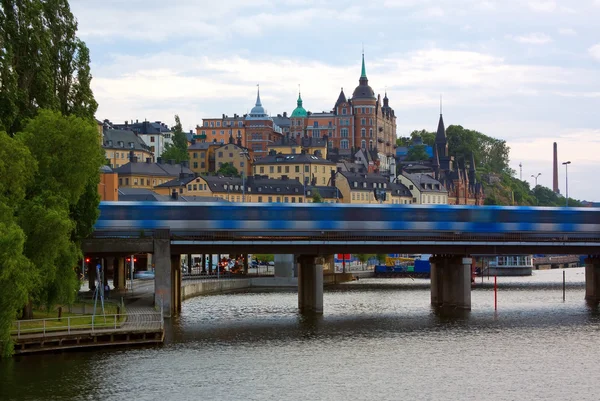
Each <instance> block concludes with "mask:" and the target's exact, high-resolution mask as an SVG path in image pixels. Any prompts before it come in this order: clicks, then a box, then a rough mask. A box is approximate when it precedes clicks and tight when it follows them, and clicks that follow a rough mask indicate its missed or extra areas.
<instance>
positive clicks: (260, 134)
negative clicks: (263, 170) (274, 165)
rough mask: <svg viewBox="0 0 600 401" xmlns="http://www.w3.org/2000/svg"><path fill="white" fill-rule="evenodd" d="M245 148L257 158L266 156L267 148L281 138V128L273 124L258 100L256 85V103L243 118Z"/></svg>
mask: <svg viewBox="0 0 600 401" xmlns="http://www.w3.org/2000/svg"><path fill="white" fill-rule="evenodd" d="M245 126H246V144H245V145H246V147H247V148H250V149H252V150H253V151H254V154H255V155H256V157H257V158H260V157H263V156H265V155H266V154H267V147H268V146H269V145H270V144H272V143H273V142H276V141H278V140H280V139H281V138H282V137H283V134H282V132H281V128H279V127H277V125H275V124H274V123H273V119H272V118H271V117H270V116H269V115H268V114H267V113H266V111H265V108H264V107H263V105H262V102H261V100H260V86H259V85H256V103H255V104H254V107H253V108H252V110H250V113H248V114H247V115H246V118H245Z"/></svg>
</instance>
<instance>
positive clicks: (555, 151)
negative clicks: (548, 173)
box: [552, 142, 560, 194]
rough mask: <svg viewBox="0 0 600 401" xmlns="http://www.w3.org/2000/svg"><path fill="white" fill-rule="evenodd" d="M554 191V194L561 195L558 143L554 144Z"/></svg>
mask: <svg viewBox="0 0 600 401" xmlns="http://www.w3.org/2000/svg"><path fill="white" fill-rule="evenodd" d="M552 190H553V191H554V193H557V194H559V193H560V189H558V149H557V145H556V142H554V166H553V175H552Z"/></svg>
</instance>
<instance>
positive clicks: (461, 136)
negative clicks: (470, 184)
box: [446, 125, 510, 173]
mask: <svg viewBox="0 0 600 401" xmlns="http://www.w3.org/2000/svg"><path fill="white" fill-rule="evenodd" d="M446 137H447V138H448V153H449V154H450V155H452V156H454V157H455V159H457V160H465V159H466V160H467V161H470V157H471V154H473V156H474V157H475V164H476V165H477V166H482V167H484V168H486V169H487V170H489V171H491V172H494V173H502V172H510V168H509V167H508V163H509V161H510V159H509V151H510V148H509V147H508V146H507V145H506V141H504V140H500V139H495V138H492V137H489V136H487V135H484V134H482V133H481V132H479V131H475V130H470V129H465V128H463V127H462V126H460V125H451V126H449V127H448V129H447V130H446Z"/></svg>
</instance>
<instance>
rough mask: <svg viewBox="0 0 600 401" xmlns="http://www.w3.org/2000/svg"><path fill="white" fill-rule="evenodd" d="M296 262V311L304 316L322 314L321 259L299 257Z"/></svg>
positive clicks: (311, 256) (305, 256) (313, 256)
mask: <svg viewBox="0 0 600 401" xmlns="http://www.w3.org/2000/svg"><path fill="white" fill-rule="evenodd" d="M298 262H299V264H300V269H299V271H298V309H299V310H300V313H304V314H322V313H323V259H322V258H319V257H317V256H316V255H301V256H300V257H298Z"/></svg>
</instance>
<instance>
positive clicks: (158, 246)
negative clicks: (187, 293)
mask: <svg viewBox="0 0 600 401" xmlns="http://www.w3.org/2000/svg"><path fill="white" fill-rule="evenodd" d="M180 260H181V255H171V239H170V236H169V232H168V231H167V232H166V233H165V234H163V233H160V234H159V235H157V236H156V237H155V238H154V266H155V271H154V305H155V306H157V307H159V308H160V307H161V306H162V308H163V313H164V316H165V317H171V316H174V315H176V314H177V313H179V312H180V311H181V269H180Z"/></svg>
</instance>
